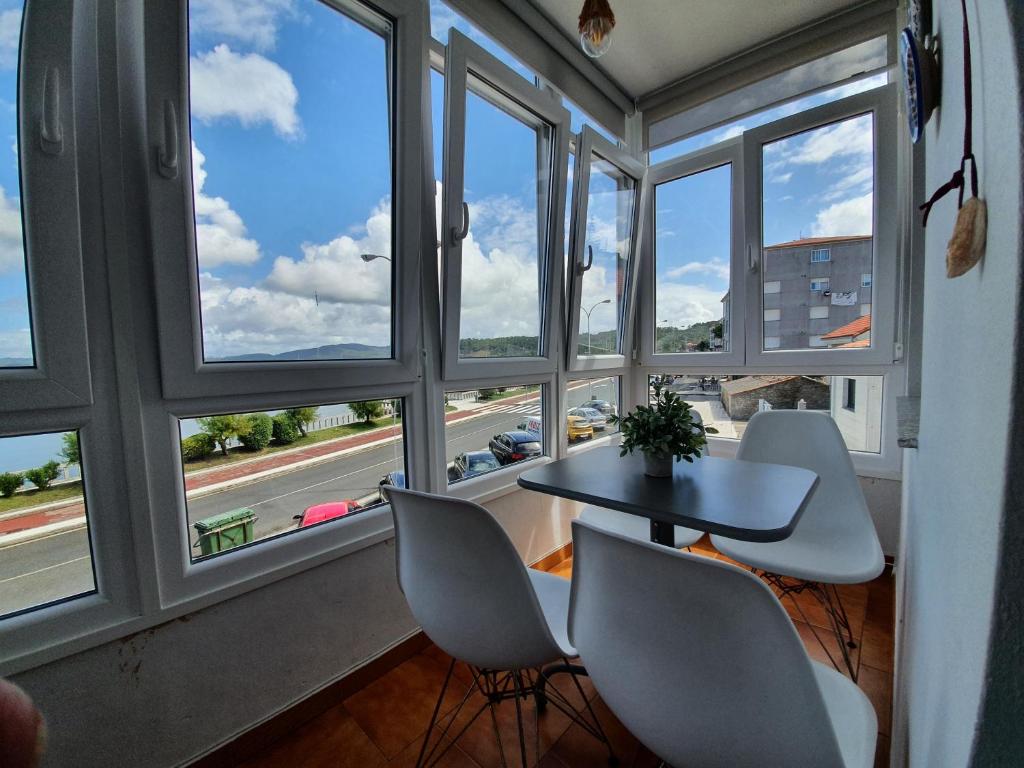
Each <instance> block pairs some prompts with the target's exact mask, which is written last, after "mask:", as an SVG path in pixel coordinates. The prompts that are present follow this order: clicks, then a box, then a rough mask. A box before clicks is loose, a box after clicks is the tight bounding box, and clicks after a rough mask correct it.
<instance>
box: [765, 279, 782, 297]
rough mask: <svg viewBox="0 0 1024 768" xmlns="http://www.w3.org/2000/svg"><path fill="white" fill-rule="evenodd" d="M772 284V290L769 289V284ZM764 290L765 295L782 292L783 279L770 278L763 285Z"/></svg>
mask: <svg viewBox="0 0 1024 768" xmlns="http://www.w3.org/2000/svg"><path fill="white" fill-rule="evenodd" d="M769 285H770V286H772V290H770V291H769V290H768V286H769ZM762 292H763V293H764V294H765V295H768V296H770V295H772V294H776V293H782V281H781V280H769V281H768V282H767V283H764V284H763V285H762Z"/></svg>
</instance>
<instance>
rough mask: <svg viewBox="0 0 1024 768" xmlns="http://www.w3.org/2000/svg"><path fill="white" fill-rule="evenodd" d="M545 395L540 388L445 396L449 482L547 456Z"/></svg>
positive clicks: (482, 390) (486, 389)
mask: <svg viewBox="0 0 1024 768" xmlns="http://www.w3.org/2000/svg"><path fill="white" fill-rule="evenodd" d="M543 395H544V392H543V387H541V386H539V385H536V384H530V385H523V386H499V387H481V388H480V389H475V390H463V391H451V392H446V393H445V398H444V399H445V426H444V441H445V461H446V469H445V471H446V473H447V478H448V484H449V485H454V484H456V483H461V482H463V481H464V480H470V479H472V478H474V477H478V476H480V475H484V474H487V473H489V472H493V471H495V470H498V469H502V468H503V467H507V466H510V465H512V464H519V463H521V462H525V461H529V460H531V459H535V458H537V457H539V456H543V455H545V454H546V453H547V451H546V449H545V442H544V439H545V438H544V433H543V423H544V416H543V414H544V400H543Z"/></svg>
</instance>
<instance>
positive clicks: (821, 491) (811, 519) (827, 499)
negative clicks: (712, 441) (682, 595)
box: [736, 411, 882, 562]
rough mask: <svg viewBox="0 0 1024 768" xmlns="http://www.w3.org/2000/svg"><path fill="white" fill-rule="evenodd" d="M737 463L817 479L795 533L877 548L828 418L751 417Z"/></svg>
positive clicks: (798, 414) (797, 414)
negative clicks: (795, 470)
mask: <svg viewBox="0 0 1024 768" xmlns="http://www.w3.org/2000/svg"><path fill="white" fill-rule="evenodd" d="M736 458H737V459H744V460H746V461H760V462H768V463H772V464H786V465H789V466H793V467H803V468H804V469H809V470H811V471H812V472H816V473H817V475H818V478H819V479H818V487H817V488H816V489H815V491H814V495H813V496H812V497H811V499H810V501H809V502H808V504H807V508H806V509H805V510H804V513H803V516H802V517H801V518H800V522H799V523H797V530H798V531H801V532H811V531H814V532H816V533H818V534H823V535H827V536H831V537H833V538H845V539H854V538H856V539H861V538H867V539H873V542H871V541H869V542H868V543H871V544H873V546H874V547H875V548H876V549H877V555H878V559H879V561H880V562H881V560H882V549H881V546H880V545H879V543H878V535H877V533H876V532H875V525H874V522H873V521H872V520H871V514H870V512H868V505H867V502H866V501H865V500H864V492H863V491H862V490H861V487H860V482H859V481H858V480H857V473H856V472H855V471H854V468H853V462H852V461H851V460H850V453H849V451H848V450H847V448H846V443H845V442H844V441H843V436H842V434H841V433H840V432H839V428H838V427H837V426H836V423H835V421H833V420H832V417H831V416H829V415H828V414H826V413H816V412H814V411H762V412H760V413H756V414H754V416H753V418H751V419H750V423H749V424H747V428H746V431H744V433H743V438H742V439H741V440H740V447H739V450H738V451H737V452H736Z"/></svg>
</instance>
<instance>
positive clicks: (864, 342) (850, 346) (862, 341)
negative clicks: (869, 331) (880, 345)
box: [835, 339, 871, 349]
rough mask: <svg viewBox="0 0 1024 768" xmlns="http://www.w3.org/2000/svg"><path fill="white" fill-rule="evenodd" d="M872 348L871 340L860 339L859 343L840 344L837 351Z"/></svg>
mask: <svg viewBox="0 0 1024 768" xmlns="http://www.w3.org/2000/svg"><path fill="white" fill-rule="evenodd" d="M870 346H871V339H859V340H858V341H848V342H846V343H845V344H838V345H837V346H836V347H835V348H836V349H864V348H865V347H870Z"/></svg>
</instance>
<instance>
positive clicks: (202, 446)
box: [181, 432, 217, 461]
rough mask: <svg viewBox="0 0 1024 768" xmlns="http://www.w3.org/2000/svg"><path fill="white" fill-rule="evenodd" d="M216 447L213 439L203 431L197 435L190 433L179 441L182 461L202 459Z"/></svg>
mask: <svg viewBox="0 0 1024 768" xmlns="http://www.w3.org/2000/svg"><path fill="white" fill-rule="evenodd" d="M216 447H217V444H216V443H215V442H214V441H213V438H212V437H210V436H209V435H208V434H206V433H205V432H200V433H199V434H198V435H190V436H189V437H186V438H185V439H184V440H182V441H181V460H182V461H202V460H203V459H205V458H206V457H207V456H209V455H210V454H211V453H213V451H214V449H215V448H216Z"/></svg>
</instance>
